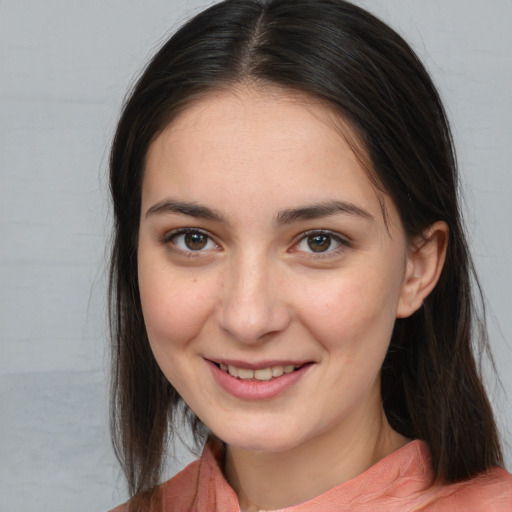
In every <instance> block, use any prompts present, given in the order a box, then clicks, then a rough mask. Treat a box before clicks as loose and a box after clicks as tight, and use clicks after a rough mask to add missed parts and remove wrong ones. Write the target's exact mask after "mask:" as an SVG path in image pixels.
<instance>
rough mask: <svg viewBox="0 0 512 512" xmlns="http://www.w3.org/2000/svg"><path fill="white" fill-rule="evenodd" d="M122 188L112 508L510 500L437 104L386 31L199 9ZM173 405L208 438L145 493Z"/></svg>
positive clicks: (118, 195)
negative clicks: (475, 347) (478, 355)
mask: <svg viewBox="0 0 512 512" xmlns="http://www.w3.org/2000/svg"><path fill="white" fill-rule="evenodd" d="M111 190H112V196H113V202H114V213H115V238H114V247H113V254H112V266H111V304H112V327H113V333H112V340H113V354H114V379H113V402H112V403H113V434H114V441H115V447H116V450H117V455H118V457H119V459H120V461H121V463H122V465H123V469H124V471H125V474H126V477H127V480H128V484H129V488H130V491H131V493H132V494H133V496H134V499H133V500H132V501H131V502H130V503H129V504H127V505H125V506H122V507H120V508H119V510H163V511H166V512H167V511H175V510H176V511H178V510H180V511H182V510H197V511H202V510H209V511H210V510H218V511H232V510H233V511H236V510H243V511H247V512H249V511H254V510H276V509H283V508H286V509H287V510H290V511H304V510H322V511H326V510H468V509H471V510H489V509H491V510H503V511H504V510H512V477H511V476H510V475H509V474H508V473H507V472H506V471H505V470H503V469H501V468H500V467H499V466H500V465H501V464H502V455H501V451H500V445H499V439H498V434H497V431H496V427H495V424H494V420H493V415H492V411H491V408H490V406H489V402H488V400H487V397H486V394H485V391H484V389H483V386H482V384H481V381H480V379H479V377H478V373H477V371H476V366H475V362H474V358H473V354H472V350H471V344H472V336H473V333H474V331H476V334H478V333H480V331H481V330H479V329H478V327H479V324H478V323H477V322H476V319H475V318H474V311H473V302H472V293H471V287H470V282H471V275H472V266H471V260H470V257H469V255H468V251H467V246H466V241H465V238H464V232H463V228H462V226H461V221H460V215H459V211H458V204H457V175H456V165H455V158H454V155H453V151H452V144H451V135H450V130H449V127H448V122H447V120H446V116H445V113H444V110H443V107H442V105H441V102H440V100H439V97H438V94H437V92H436V90H435V88H434V86H433V84H432V83H431V80H430V78H429V77H428V75H427V73H426V71H425V70H424V68H423V66H422V65H421V63H420V62H419V61H418V59H417V58H416V56H415V55H414V53H413V52H412V50H411V49H410V48H409V47H408V46H407V44H406V43H405V42H404V41H403V40H402V39H401V38H400V37H399V36H398V35H397V34H396V33H394V32H393V31H392V30H391V29H390V28H389V27H387V26H386V25H384V24H383V23H382V22H380V21H378V20H377V19H375V18H374V17H373V16H371V15H370V14H368V13H366V12H365V11H363V10H361V9H360V8H357V7H355V6H353V5H351V4H349V3H347V2H343V1H340V0H317V1H314V0H270V1H259V0H230V1H226V2H221V3H218V4H216V5H214V6H212V7H211V8H209V9H207V10H206V11H204V12H203V13H201V14H199V15H198V16H197V17H195V18H194V19H192V20H191V21H190V22H188V23H187V24H186V25H185V26H184V27H183V28H182V29H180V30H179V31H178V32H177V33H176V34H175V35H174V36H173V37H172V38H171V39H170V40H169V41H168V42H167V43H166V44H165V45H164V46H163V48H162V49H161V50H160V51H159V52H158V53H157V55H156V56H155V57H154V58H153V59H152V61H151V62H150V64H149V65H148V67H147V69H146V70H145V72H144V74H143V75H142V77H141V78H140V80H139V81H138V83H137V84H136V86H135V88H134V90H133V92H132V94H131V96H130V97H129V99H128V101H127V102H126V105H125V107H124V111H123V114H122V117H121V120H120V122H119V125H118V129H117V133H116V136H115V140H114V144H113V148H112V155H111ZM475 323H476V325H475ZM479 342H480V343H482V344H483V345H484V346H485V338H483V339H480V340H479ZM183 414H184V415H185V417H187V418H188V419H189V420H190V424H191V426H192V428H193V432H194V434H195V436H196V439H197V442H198V444H199V445H201V444H202V443H204V442H205V441H207V444H206V447H205V449H204V451H203V455H202V457H201V459H200V460H199V461H197V462H195V463H193V464H192V465H190V466H189V467H187V468H186V469H185V470H184V471H183V472H182V473H180V474H179V475H178V476H176V477H175V478H174V479H171V480H170V481H169V482H167V483H165V484H163V485H162V486H160V487H157V485H158V483H159V481H160V472H161V467H162V464H163V461H164V455H165V447H166V442H167V440H168V439H169V436H172V433H173V429H174V428H175V425H177V424H179V422H180V419H181V418H182V417H183Z"/></svg>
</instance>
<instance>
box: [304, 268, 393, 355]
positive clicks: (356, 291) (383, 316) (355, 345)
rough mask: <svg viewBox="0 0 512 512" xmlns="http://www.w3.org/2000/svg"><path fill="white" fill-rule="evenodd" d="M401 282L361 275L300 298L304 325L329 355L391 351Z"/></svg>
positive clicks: (327, 283)
mask: <svg viewBox="0 0 512 512" xmlns="http://www.w3.org/2000/svg"><path fill="white" fill-rule="evenodd" d="M398 296H399V286H398V285H397V280H395V279H393V280H389V279H382V278H381V277H379V275H377V274H376V273H374V274H371V273H369V272H368V269H366V272H363V271H359V272H354V273H351V274H350V275H344V276H342V277H339V278H332V279H329V280H326V281H325V282H324V283H322V286H311V287H309V288H308V291H307V293H304V292H303V293H302V294H301V295H300V297H301V299H300V302H299V303H298V307H297V309H298V310H299V311H300V313H299V314H300V316H301V318H302V323H303V324H304V325H306V326H307V328H308V329H309V330H310V332H311V333H312V334H313V335H314V336H315V338H316V339H318V341H319V342H320V343H321V344H322V345H323V346H324V348H326V349H327V350H328V351H330V352H333V351H344V352H345V353H346V355H347V357H348V356H349V353H352V354H354V353H355V352H354V351H361V353H363V352H365V351H367V350H368V349H370V348H372V346H374V347H375V349H376V350H377V351H379V352H382V351H383V350H384V351H385V350H387V345H388V343H389V341H390V338H391V333H392V330H393V326H394V322H395V318H396V309H397V304H398Z"/></svg>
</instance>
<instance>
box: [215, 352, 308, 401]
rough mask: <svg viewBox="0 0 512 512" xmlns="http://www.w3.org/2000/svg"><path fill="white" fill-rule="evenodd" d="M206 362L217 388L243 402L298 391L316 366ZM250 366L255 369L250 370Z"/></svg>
mask: <svg viewBox="0 0 512 512" xmlns="http://www.w3.org/2000/svg"><path fill="white" fill-rule="evenodd" d="M206 362H207V364H208V366H209V368H210V371H211V372H212V376H213V378H214V380H215V381H216V382H217V384H218V385H219V386H220V387H221V388H222V389H223V390H224V391H225V392H226V393H228V394H230V395H232V396H234V397H235V398H238V399H241V400H265V399H272V398H275V397H277V396H279V395H281V394H283V393H285V392H287V390H288V389H290V388H292V387H294V386H295V385H296V384H297V383H298V382H299V381H300V380H302V378H303V377H305V375H306V374H308V373H309V370H310V369H311V368H312V367H313V366H314V363H313V362H312V361H307V362H302V361H282V362H281V361H268V362H265V363H263V362H261V363H259V364H252V363H247V362H245V363H244V362H242V361H222V362H221V361H219V360H217V361H212V360H211V359H206ZM280 362H281V364H279V363H280ZM249 366H252V368H248V367H249Z"/></svg>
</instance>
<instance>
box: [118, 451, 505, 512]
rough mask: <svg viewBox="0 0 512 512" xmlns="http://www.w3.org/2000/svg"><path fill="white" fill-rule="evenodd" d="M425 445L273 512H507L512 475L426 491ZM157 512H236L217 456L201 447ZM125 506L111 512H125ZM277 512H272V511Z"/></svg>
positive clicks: (168, 486)
mask: <svg viewBox="0 0 512 512" xmlns="http://www.w3.org/2000/svg"><path fill="white" fill-rule="evenodd" d="M431 476H432V472H431V467H430V452H429V449H428V446H427V445H426V443H424V442H422V441H411V442H410V443H408V444H407V445H405V446H403V447H402V448H400V449H399V450H397V451H396V452H393V453H392V454H390V455H388V456H387V457H385V458H384V459H382V460H380V461H379V462H378V463H377V464H375V465H374V466H372V467H370V468H369V469H368V470H366V471H365V472H364V473H362V474H360V475H359V476H357V477H355V478H353V479H351V480H348V481H347V482H344V483H342V484H340V485H337V486H336V487H334V488H332V489H330V490H329V491H327V492H324V493H323V494H321V495H319V496H317V497H315V498H313V499H311V500H309V501H306V502H304V503H301V504H299V505H294V506H291V507H287V508H285V509H278V510H279V512H341V511H343V512H345V511H351V512H363V511H364V512H370V511H371V512H391V511H393V512H412V511H414V512H418V511H422V512H427V511H428V512H480V511H481V512H512V475H511V474H509V473H508V472H507V471H506V470H504V469H502V468H498V467H495V468H492V469H491V470H489V471H487V472H486V473H484V474H481V475H479V476H477V477H475V478H472V479H471V480H467V481H465V482H461V483H456V484H450V485H434V486H431V485H430V482H431ZM160 491H161V494H160V496H161V512H240V506H239V504H238V499H237V496H236V494H235V492H234V491H233V489H232V488H231V487H230V486H229V484H228V483H227V481H226V480H225V478H224V476H223V474H222V469H221V466H220V454H217V453H215V450H214V449H213V447H212V445H211V444H207V445H206V447H205V449H204V452H203V455H202V456H201V458H200V459H199V460H196V461H195V462H192V463H191V464H190V465H188V466H187V467H186V468H185V469H184V470H183V471H181V472H180V473H178V474H177V475H176V476H175V477H173V478H171V479H170V480H169V481H167V482H166V483H164V484H162V486H161V487H160ZM128 511H129V508H128V504H124V505H121V506H119V507H117V508H115V509H114V510H113V511H111V512H128ZM276 512H277V511H276Z"/></svg>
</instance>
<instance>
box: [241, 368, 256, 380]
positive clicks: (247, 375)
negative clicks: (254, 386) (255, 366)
mask: <svg viewBox="0 0 512 512" xmlns="http://www.w3.org/2000/svg"><path fill="white" fill-rule="evenodd" d="M238 377H239V378H240V379H253V378H254V370H250V369H248V368H238Z"/></svg>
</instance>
